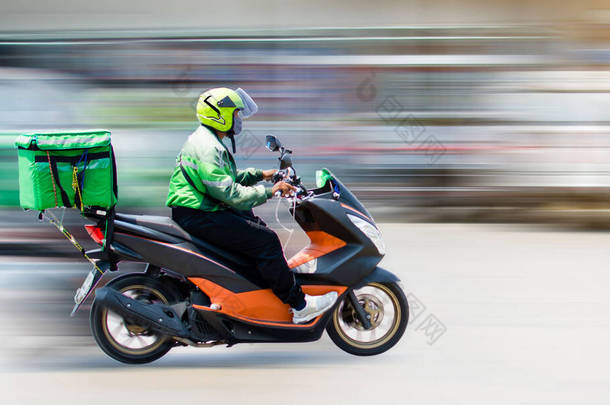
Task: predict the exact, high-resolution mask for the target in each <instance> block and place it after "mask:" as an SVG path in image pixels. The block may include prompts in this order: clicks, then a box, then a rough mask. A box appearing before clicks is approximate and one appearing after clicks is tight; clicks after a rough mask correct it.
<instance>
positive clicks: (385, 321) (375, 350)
mask: <svg viewBox="0 0 610 405" xmlns="http://www.w3.org/2000/svg"><path fill="white" fill-rule="evenodd" d="M354 294H355V295H356V298H357V300H358V302H359V303H360V305H362V307H363V309H364V311H365V313H366V314H367V317H368V318H369V321H370V323H371V328H370V329H365V328H364V326H363V325H362V323H361V322H360V321H359V319H358V316H357V314H356V311H355V310H354V308H353V306H352V304H351V302H350V300H349V299H348V298H347V296H346V297H345V298H344V299H343V301H342V302H341V303H339V305H337V306H336V308H335V310H334V311H333V314H332V318H331V320H330V322H329V323H328V326H327V327H326V331H327V332H328V335H329V336H330V338H331V339H332V341H333V342H335V344H336V345H337V346H339V347H340V348H341V349H343V350H344V351H346V352H348V353H351V354H355V355H358V356H372V355H375V354H380V353H383V352H385V351H386V350H388V349H390V348H391V347H392V346H394V345H395V344H396V343H397V342H398V341H399V340H400V338H401V337H402V335H403V333H404V331H405V328H406V327H407V322H408V320H409V305H408V302H407V298H406V297H405V294H404V293H403V292H402V289H401V288H400V286H399V285H398V284H396V283H369V284H367V285H365V286H364V287H362V288H359V289H357V290H354Z"/></svg>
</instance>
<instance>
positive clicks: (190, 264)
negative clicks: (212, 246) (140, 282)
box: [114, 231, 260, 293]
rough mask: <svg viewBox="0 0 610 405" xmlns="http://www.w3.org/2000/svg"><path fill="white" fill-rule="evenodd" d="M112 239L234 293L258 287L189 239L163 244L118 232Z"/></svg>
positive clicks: (161, 264)
mask: <svg viewBox="0 0 610 405" xmlns="http://www.w3.org/2000/svg"><path fill="white" fill-rule="evenodd" d="M114 240H115V241H116V242H118V243H120V244H123V245H125V246H127V247H128V248H129V249H131V250H133V251H136V252H139V253H140V255H141V256H142V257H143V258H144V260H145V261H146V262H148V263H152V264H154V265H156V266H159V267H162V268H166V269H169V270H172V271H174V272H176V273H179V274H182V275H184V276H185V277H203V278H206V279H208V280H210V281H212V282H214V283H216V284H218V285H220V286H222V287H224V288H226V289H228V290H230V291H233V292H236V293H238V292H245V291H253V290H258V289H260V287H259V286H257V285H256V284H254V283H252V282H250V281H248V280H247V279H246V278H245V277H243V276H241V275H239V274H238V273H237V272H235V271H234V270H232V269H231V268H229V267H227V266H225V265H223V264H222V263H220V262H219V261H216V260H214V258H212V257H210V256H209V255H208V254H207V252H202V251H201V250H200V249H198V248H197V247H196V246H195V245H193V244H192V243H190V242H186V241H181V242H179V243H164V242H160V241H155V240H152V239H149V238H146V237H142V236H138V235H132V234H128V233H124V232H121V231H115V233H114Z"/></svg>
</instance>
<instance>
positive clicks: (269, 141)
mask: <svg viewBox="0 0 610 405" xmlns="http://www.w3.org/2000/svg"><path fill="white" fill-rule="evenodd" d="M265 146H266V147H267V149H269V150H270V151H271V152H277V151H278V150H280V148H281V147H282V143H281V142H280V140H279V139H277V138H276V137H275V136H273V135H267V136H266V137H265Z"/></svg>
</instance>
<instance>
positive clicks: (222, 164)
mask: <svg viewBox="0 0 610 405" xmlns="http://www.w3.org/2000/svg"><path fill="white" fill-rule="evenodd" d="M184 172H185V173H186V176H187V177H188V178H187V177H185V175H184ZM261 180H263V171H262V170H258V169H246V170H237V168H236V166H235V160H233V156H232V155H231V154H230V153H229V150H228V149H227V148H226V146H225V145H224V144H223V143H222V142H221V141H220V139H219V138H218V136H217V135H216V134H214V133H213V132H212V131H210V130H209V129H207V128H206V127H204V126H203V125H200V126H199V128H197V129H196V130H195V132H193V133H192V134H191V136H189V137H188V139H187V140H186V142H185V144H184V146H183V147H182V151H181V152H180V154H179V155H178V158H177V159H176V169H174V173H173V174H172V177H171V180H170V183H169V193H168V195H167V202H166V205H168V206H170V207H178V206H180V207H188V208H195V209H200V210H203V211H219V210H223V209H227V208H229V207H231V208H234V209H237V210H249V209H251V208H252V207H256V206H258V205H261V204H263V203H264V202H265V201H267V200H268V199H269V198H271V196H272V192H271V188H265V187H264V186H262V185H259V186H254V184H256V183H258V182H259V181H261Z"/></svg>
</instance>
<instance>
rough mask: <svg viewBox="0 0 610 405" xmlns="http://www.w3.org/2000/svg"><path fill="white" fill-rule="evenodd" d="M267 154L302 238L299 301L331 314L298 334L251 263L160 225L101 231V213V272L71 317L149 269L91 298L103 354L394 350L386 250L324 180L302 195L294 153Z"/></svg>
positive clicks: (399, 298)
mask: <svg viewBox="0 0 610 405" xmlns="http://www.w3.org/2000/svg"><path fill="white" fill-rule="evenodd" d="M266 146H267V148H268V149H269V150H271V151H274V152H279V153H280V156H279V161H280V169H279V171H278V172H277V173H276V174H275V175H274V178H273V181H274V182H278V181H286V182H288V183H290V184H292V185H294V186H295V187H296V190H297V191H296V193H294V195H293V196H292V197H290V198H289V202H290V213H291V215H292V216H293V217H294V219H295V221H296V222H297V223H298V224H299V226H300V227H301V228H302V229H303V230H304V231H305V233H306V234H307V236H308V237H309V245H308V246H306V247H305V248H303V249H302V250H301V251H300V252H298V253H297V254H296V255H294V257H292V258H291V259H290V260H289V261H288V264H289V266H290V268H291V269H292V271H294V273H295V278H296V280H297V282H298V283H299V284H300V285H301V287H302V289H303V291H304V292H305V293H306V294H310V295H320V294H325V293H328V292H330V291H336V292H337V293H338V295H339V297H338V299H337V302H336V304H335V305H334V307H333V308H332V309H331V310H329V311H327V312H325V313H323V314H322V315H320V316H318V317H317V318H314V319H313V320H311V321H310V322H308V323H305V324H294V323H292V314H291V312H290V308H289V306H288V305H286V304H284V303H282V302H281V301H280V300H279V299H278V298H277V297H276V296H275V295H274V294H273V293H272V291H271V289H270V288H269V287H268V286H265V285H264V283H263V282H261V280H259V279H256V277H254V276H253V274H254V273H255V272H252V271H251V270H252V268H253V266H254V264H253V263H252V262H250V261H249V260H248V259H247V258H245V257H241V256H240V255H239V254H236V253H234V252H229V251H226V250H223V249H220V248H218V247H216V246H214V245H213V244H210V243H208V242H206V241H203V240H200V239H198V238H196V237H193V236H192V235H190V234H188V233H187V232H185V231H184V230H183V229H182V228H181V227H180V226H179V225H178V224H177V223H175V222H174V221H172V220H171V219H170V218H167V217H161V216H149V215H129V214H122V213H119V212H116V213H114V215H113V220H112V228H111V229H108V228H106V227H107V225H103V224H104V223H106V224H107V223H108V222H107V221H106V222H104V221H102V220H103V219H105V218H106V215H105V214H106V213H104V212H99V211H97V212H96V211H93V212H88V213H86V216H87V217H88V218H89V219H92V220H94V221H97V223H96V224H92V225H86V226H85V227H86V229H87V232H88V233H89V235H90V236H91V238H92V239H93V240H94V241H95V242H97V243H98V244H99V245H103V244H104V241H105V240H106V238H108V239H107V240H108V241H109V243H108V244H107V246H106V247H105V248H106V251H105V252H102V251H101V249H94V250H91V251H87V252H86V254H87V255H88V257H90V258H92V259H93V260H97V264H98V265H97V266H95V268H94V269H92V271H91V273H90V274H89V275H88V276H87V278H86V279H85V281H84V283H83V285H82V286H81V287H80V288H79V289H78V290H77V293H76V296H75V302H76V305H75V308H74V311H73V312H75V311H76V310H78V308H79V307H80V305H81V304H82V303H83V302H84V301H85V299H86V298H87V296H88V295H89V294H90V293H91V292H92V291H93V290H94V289H95V286H96V285H97V283H98V282H99V280H100V279H101V278H102V277H103V274H104V273H105V272H106V270H107V269H109V268H111V269H116V264H117V263H118V262H120V261H137V262H144V263H147V266H146V270H145V272H143V273H130V274H125V275H122V276H119V277H117V278H115V279H113V280H112V281H111V282H109V283H107V284H106V285H105V286H104V287H101V288H97V289H96V290H95V299H94V301H93V304H92V306H91V312H90V326H91V331H92V333H93V336H94V337H95V340H96V342H97V344H98V345H99V347H100V348H101V349H102V350H103V351H104V352H105V353H106V354H108V355H109V356H110V357H112V358H114V359H116V360H118V361H121V362H124V363H148V362H151V361H154V360H156V359H158V358H160V357H161V356H163V355H164V354H166V353H167V352H168V351H169V350H170V349H172V348H173V347H176V346H185V345H188V346H195V347H209V346H214V345H219V344H226V345H227V346H232V345H235V344H237V343H244V342H247V343H262V342H275V343H280V342H311V341H315V340H318V339H320V337H321V336H322V333H323V332H324V330H325V329H326V331H327V332H328V334H329V336H330V338H331V339H332V340H333V342H334V343H335V344H336V345H337V346H339V347H340V348H341V349H343V350H345V351H346V352H348V353H351V354H355V355H362V356H367V355H375V354H379V353H382V352H385V351H386V350H388V349H390V348H391V347H392V346H394V345H395V344H396V343H397V342H398V341H399V340H400V338H401V337H402V335H403V333H404V331H405V328H406V326H407V322H408V318H409V307H408V303H407V299H406V297H405V295H404V293H403V290H402V289H401V286H400V283H399V279H398V277H396V276H395V275H394V274H392V273H390V272H388V271H386V270H384V269H382V268H380V267H378V266H377V265H378V263H379V262H380V261H381V259H382V258H383V256H384V255H385V245H384V242H383V239H382V236H381V232H380V231H379V229H378V227H377V225H376V224H375V222H374V221H373V219H372V217H371V215H370V214H369V212H368V211H367V210H366V208H365V207H364V206H363V205H362V204H361V203H360V201H358V199H357V198H356V197H355V196H354V195H353V194H352V193H351V192H350V190H349V189H348V188H347V187H346V186H345V185H344V184H343V183H341V181H340V180H339V179H338V178H337V177H336V176H334V175H333V174H332V173H331V172H330V171H329V170H327V169H323V170H319V171H318V172H316V184H317V188H315V189H312V190H308V189H307V188H306V187H305V185H304V184H303V183H302V181H301V179H300V178H299V177H298V176H297V173H296V169H295V168H294V167H293V165H292V159H291V155H292V151H290V150H289V149H287V148H285V147H284V146H282V145H281V143H280V141H279V140H278V139H277V138H275V137H273V136H268V137H267V139H266ZM109 232H110V233H112V235H109ZM109 257H110V260H109V259H108V258H109Z"/></svg>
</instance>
